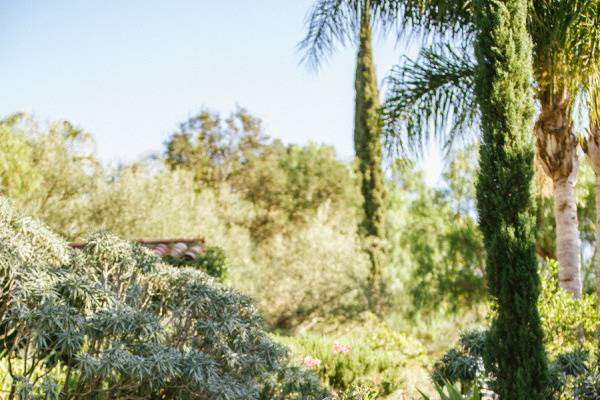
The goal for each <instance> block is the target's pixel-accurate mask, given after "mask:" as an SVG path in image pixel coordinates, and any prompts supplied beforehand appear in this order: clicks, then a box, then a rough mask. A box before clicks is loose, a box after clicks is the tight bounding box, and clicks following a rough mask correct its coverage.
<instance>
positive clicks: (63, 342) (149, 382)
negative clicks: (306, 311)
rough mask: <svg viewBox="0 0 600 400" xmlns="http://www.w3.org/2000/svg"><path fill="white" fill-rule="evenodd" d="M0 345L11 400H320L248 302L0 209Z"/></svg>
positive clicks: (133, 247)
mask: <svg viewBox="0 0 600 400" xmlns="http://www.w3.org/2000/svg"><path fill="white" fill-rule="evenodd" d="M0 278H1V279H2V282H1V284H2V286H3V290H2V297H1V298H0V301H1V303H0V320H1V321H2V324H1V325H0V334H1V338H2V340H1V341H0V345H2V347H3V352H2V353H0V354H2V355H3V357H5V360H4V361H6V362H7V363H8V366H9V368H8V369H9V374H10V378H9V379H11V380H12V386H11V391H10V393H8V398H10V399H12V398H19V399H37V398H44V399H57V398H61V399H72V398H77V399H91V398H94V399H117V398H119V399H126V398H128V399H142V398H145V399H159V398H161V399H166V398H169V399H202V400H204V399H296V398H306V399H323V398H327V393H326V392H324V391H323V389H321V388H320V386H319V383H318V380H317V379H316V377H314V376H312V375H309V374H307V372H305V371H303V370H300V369H298V368H293V367H290V366H289V365H288V363H287V358H286V350H285V348H284V347H282V346H280V345H278V344H276V343H274V342H273V341H272V340H271V339H270V338H269V336H268V335H267V334H266V332H265V331H264V330H263V329H262V320H261V317H260V315H259V313H258V312H257V310H256V308H255V307H254V305H253V304H252V302H251V301H250V300H249V299H248V298H246V297H244V296H242V295H240V294H238V293H237V292H235V291H233V290H231V289H228V288H225V287H223V286H221V285H219V284H218V283H216V282H215V281H213V279H212V278H211V277H209V276H208V275H206V274H205V273H203V272H201V271H198V270H195V269H192V268H183V267H180V268H176V267H172V266H170V265H168V264H165V263H163V262H162V261H161V259H160V258H158V257H157V256H155V255H154V254H152V253H151V252H150V251H149V250H148V249H146V248H144V247H142V246H140V245H137V244H134V243H130V242H127V241H124V240H121V239H119V238H118V237H116V236H114V235H112V234H109V233H106V232H102V233H97V234H94V235H92V236H90V237H88V238H87V241H86V245H85V247H84V248H83V249H82V250H73V249H70V248H69V247H68V246H67V244H66V242H64V240H62V239H61V238H60V237H58V236H56V235H55V234H53V233H52V232H51V231H49V230H48V229H47V228H45V227H44V226H42V225H41V224H39V223H38V222H37V221H35V220H32V219H29V218H26V217H22V216H20V215H19V214H18V213H16V212H15V211H13V210H12V209H11V207H10V206H9V205H8V203H7V202H6V201H5V200H2V199H0Z"/></svg>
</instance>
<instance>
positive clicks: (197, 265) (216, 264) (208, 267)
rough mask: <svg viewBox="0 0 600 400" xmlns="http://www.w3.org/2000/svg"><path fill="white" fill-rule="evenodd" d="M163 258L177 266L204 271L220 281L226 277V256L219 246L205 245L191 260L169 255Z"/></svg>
mask: <svg viewBox="0 0 600 400" xmlns="http://www.w3.org/2000/svg"><path fill="white" fill-rule="evenodd" d="M163 260H164V261H166V262H168V263H169V264H173V265H176V266H178V267H189V268H194V269H198V270H200V271H204V272H206V273H207V274H208V275H209V276H212V277H213V278H216V279H217V280H218V281H219V282H221V283H222V282H224V281H225V279H227V258H226V257H225V252H224V251H223V249H221V248H220V247H216V246H207V247H206V248H205V249H204V251H203V252H202V253H201V254H199V255H198V256H197V257H196V258H194V259H193V260H188V259H186V258H175V257H171V256H167V257H163Z"/></svg>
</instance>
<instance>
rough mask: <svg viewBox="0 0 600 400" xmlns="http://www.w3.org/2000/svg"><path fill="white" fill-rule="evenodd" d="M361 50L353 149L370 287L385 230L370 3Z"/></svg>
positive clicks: (374, 280)
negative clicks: (357, 171) (356, 160)
mask: <svg viewBox="0 0 600 400" xmlns="http://www.w3.org/2000/svg"><path fill="white" fill-rule="evenodd" d="M361 6H362V10H361V13H360V32H359V48H358V55H357V60H356V79H355V84H354V85H355V86H354V87H355V90H356V97H355V108H354V150H355V152H356V156H357V158H358V162H359V171H360V179H361V192H362V195H363V200H364V203H363V209H364V219H363V222H362V227H363V233H364V235H365V236H367V237H368V238H369V241H370V243H369V246H368V249H367V251H368V254H369V258H370V260H371V274H370V280H371V286H372V287H373V286H374V285H376V284H377V283H378V282H379V280H380V278H381V267H382V266H381V264H382V261H383V260H382V257H383V245H382V244H383V241H384V240H385V230H384V196H385V188H384V181H383V171H382V169H381V153H382V152H381V139H380V134H381V123H380V119H379V90H378V88H377V76H376V73H375V65H374V63H373V49H372V43H371V13H370V7H369V0H365V1H363V2H362V4H361Z"/></svg>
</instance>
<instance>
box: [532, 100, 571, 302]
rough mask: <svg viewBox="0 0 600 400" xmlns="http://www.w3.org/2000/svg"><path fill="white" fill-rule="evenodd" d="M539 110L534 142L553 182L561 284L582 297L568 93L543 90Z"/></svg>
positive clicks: (568, 290)
mask: <svg viewBox="0 0 600 400" xmlns="http://www.w3.org/2000/svg"><path fill="white" fill-rule="evenodd" d="M540 98H541V100H542V110H541V113H540V116H539V118H538V120H537V122H536V124H535V128H534V131H535V136H536V145H537V149H538V155H539V159H540V161H541V164H542V167H543V169H544V172H545V173H546V174H547V175H548V176H549V177H550V178H551V179H552V182H553V184H554V188H553V194H554V218H555V223H556V257H557V259H558V263H559V265H560V270H559V274H558V279H559V283H560V287H561V288H563V289H565V290H566V291H567V292H569V293H571V294H572V295H573V296H574V297H575V298H580V297H581V292H582V283H581V267H580V262H579V256H580V250H579V248H580V242H579V227H578V222H577V204H576V200H575V183H576V181H577V169H578V167H579V155H578V153H577V145H578V142H577V138H576V136H575V135H574V133H573V128H572V120H571V115H570V110H569V106H568V103H569V96H568V94H567V93H566V92H565V91H563V92H560V94H559V95H550V94H549V93H542V94H541V95H540Z"/></svg>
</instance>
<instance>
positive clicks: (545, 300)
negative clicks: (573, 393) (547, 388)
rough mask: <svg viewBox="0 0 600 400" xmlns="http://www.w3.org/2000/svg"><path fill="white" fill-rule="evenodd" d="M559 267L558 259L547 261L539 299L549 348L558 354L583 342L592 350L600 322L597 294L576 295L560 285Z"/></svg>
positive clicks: (545, 340)
mask: <svg viewBox="0 0 600 400" xmlns="http://www.w3.org/2000/svg"><path fill="white" fill-rule="evenodd" d="M558 269H559V265H558V263H557V262H556V261H554V260H548V261H547V262H546V263H545V264H544V268H543V273H542V281H541V283H542V287H541V292H540V297H539V300H538V309H539V312H540V319H541V322H542V328H543V330H544V346H545V347H546V351H547V352H548V353H549V354H550V355H556V354H557V353H558V352H564V351H566V350H569V349H574V348H577V347H579V346H580V345H583V346H584V347H585V348H586V349H587V350H588V351H591V350H593V349H595V348H596V339H597V337H596V332H597V331H596V329H597V327H598V326H599V325H600V312H599V311H598V308H597V306H596V298H595V295H593V294H584V295H583V296H582V298H581V299H574V298H573V296H572V295H570V294H569V293H567V292H566V291H564V290H563V289H561V288H560V286H559V284H558Z"/></svg>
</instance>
